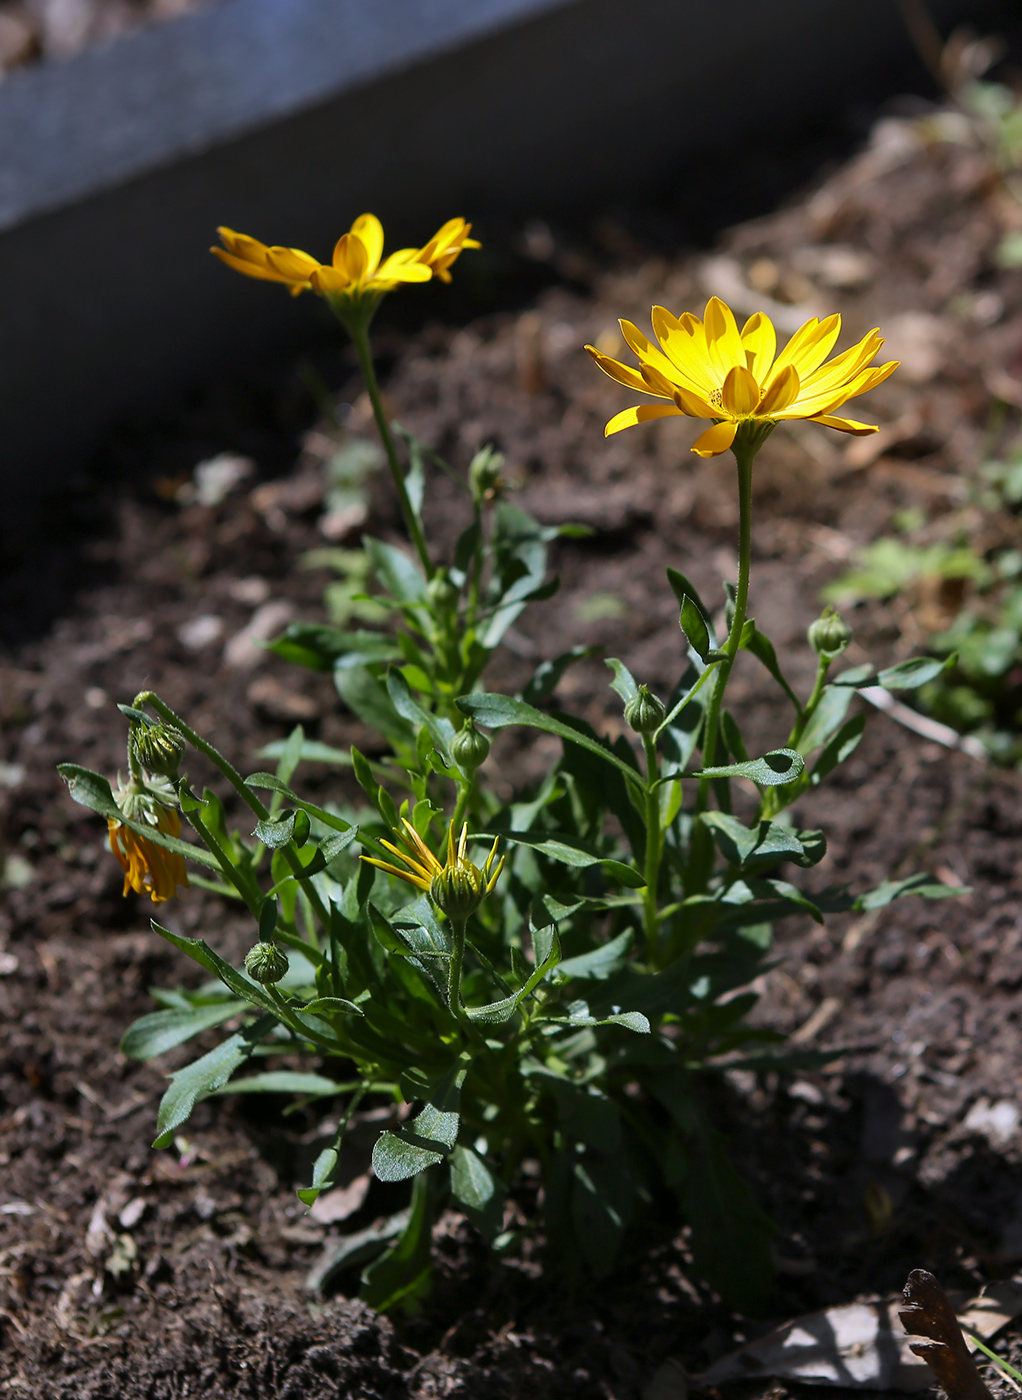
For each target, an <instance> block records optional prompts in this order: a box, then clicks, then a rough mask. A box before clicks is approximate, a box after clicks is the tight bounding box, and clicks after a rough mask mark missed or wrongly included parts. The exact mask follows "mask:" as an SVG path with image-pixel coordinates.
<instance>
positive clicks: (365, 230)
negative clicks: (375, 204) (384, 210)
mask: <svg viewBox="0 0 1022 1400" xmlns="http://www.w3.org/2000/svg"><path fill="white" fill-rule="evenodd" d="M351 231H352V233H353V234H354V235H355V237H356V238H357V239H358V240H359V242H360V243H361V244H362V246H363V248H364V249H365V250H366V274H367V276H369V277H372V275H373V273H374V272H375V271H376V269H377V268H378V267H379V265H380V259H381V258H382V257H383V225H382V224H381V223H380V221H379V219H378V218H377V217H376V215H375V214H359V216H358V218H357V219H356V220H355V222H354V223H353V224H352V226H351Z"/></svg>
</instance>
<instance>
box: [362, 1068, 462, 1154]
mask: <svg viewBox="0 0 1022 1400" xmlns="http://www.w3.org/2000/svg"><path fill="white" fill-rule="evenodd" d="M467 1072H468V1071H467V1069H466V1068H465V1066H463V1065H462V1064H461V1062H460V1061H459V1062H458V1063H456V1064H454V1065H452V1066H451V1068H450V1069H449V1070H448V1071H447V1073H446V1074H445V1075H444V1077H443V1078H442V1079H441V1080H440V1081H439V1082H438V1083H437V1085H436V1087H435V1088H434V1089H433V1090H432V1092H431V1093H430V1095H429V1098H428V1100H427V1101H426V1103H425V1105H424V1107H423V1109H422V1111H421V1112H420V1113H418V1114H417V1115H416V1116H415V1117H414V1118H413V1119H412V1121H411V1123H410V1124H409V1125H408V1126H407V1127H405V1128H400V1129H399V1130H398V1131H397V1132H396V1133H391V1132H385V1133H381V1134H380V1136H379V1137H378V1138H377V1139H376V1145H375V1147H374V1148H373V1171H375V1173H376V1175H377V1177H378V1178H379V1180H380V1181H405V1180H406V1179H407V1178H408V1177H410V1176H416V1175H417V1174H418V1173H419V1172H421V1171H425V1170H426V1168H427V1167H432V1166H435V1165H436V1163H437V1162H440V1161H442V1160H443V1159H444V1157H446V1155H447V1154H448V1152H450V1150H451V1148H452V1147H453V1146H454V1144H455V1143H456V1142H457V1140H458V1126H459V1124H460V1122H461V1115H460V1112H459V1109H460V1104H461V1086H462V1084H464V1082H465V1075H466V1074H467Z"/></svg>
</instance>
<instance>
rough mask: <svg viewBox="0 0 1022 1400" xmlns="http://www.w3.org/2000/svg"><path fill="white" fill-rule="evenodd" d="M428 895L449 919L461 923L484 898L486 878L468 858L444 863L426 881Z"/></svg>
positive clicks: (473, 911)
mask: <svg viewBox="0 0 1022 1400" xmlns="http://www.w3.org/2000/svg"><path fill="white" fill-rule="evenodd" d="M429 897H430V899H431V900H432V901H433V903H434V904H435V905H436V907H437V908H438V909H440V910H442V911H443V913H445V914H446V915H447V917H448V918H449V919H455V920H457V921H458V922H464V920H465V919H467V918H468V917H469V915H470V914H474V913H475V911H476V910H477V909H478V908H479V906H480V904H482V902H483V900H484V899H485V898H486V877H485V876H484V874H483V872H482V871H481V870H479V869H477V867H476V866H474V865H472V864H471V862H469V861H464V862H462V863H461V864H458V865H455V866H445V867H444V869H443V870H438V871H437V873H436V874H435V875H434V876H433V878H432V880H431V881H430V885H429Z"/></svg>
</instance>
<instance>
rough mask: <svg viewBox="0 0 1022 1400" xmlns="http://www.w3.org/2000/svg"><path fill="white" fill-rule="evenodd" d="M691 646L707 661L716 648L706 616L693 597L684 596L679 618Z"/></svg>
mask: <svg viewBox="0 0 1022 1400" xmlns="http://www.w3.org/2000/svg"><path fill="white" fill-rule="evenodd" d="M678 621H679V624H680V626H681V630H682V632H684V634H685V638H686V640H687V641H688V644H689V646H690V647H691V648H692V650H693V651H694V652H695V653H696V655H697V656H698V657H699V658H700V659H701V660H702V661H706V660H707V659H708V657H709V656H710V653H711V651H713V652H716V648H715V647H714V646H713V645H712V643H711V642H710V629H709V626H708V625H707V621H706V618H705V617H704V616H703V614H702V612H701V610H700V609H699V607H698V606H697V605H696V604H695V603H694V602H693V600H692V599H691V598H682V600H681V616H680V618H679V619H678Z"/></svg>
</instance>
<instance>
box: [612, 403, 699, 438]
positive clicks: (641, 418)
mask: <svg viewBox="0 0 1022 1400" xmlns="http://www.w3.org/2000/svg"><path fill="white" fill-rule="evenodd" d="M680 414H681V409H680V408H676V407H675V406H674V404H672V403H644V404H640V405H639V406H638V408H626V409H625V410H624V411H623V412H622V413H615V415H614V417H613V418H612V419H611V420H610V422H609V423H608V424H607V426H606V427H605V428H604V430H603V436H604V437H611V436H612V435H613V434H614V433H619V432H620V431H621V429H622V428H634V427H635V425H636V423H648V422H649V421H650V419H652V418H674V417H678V416H679V415H680Z"/></svg>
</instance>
